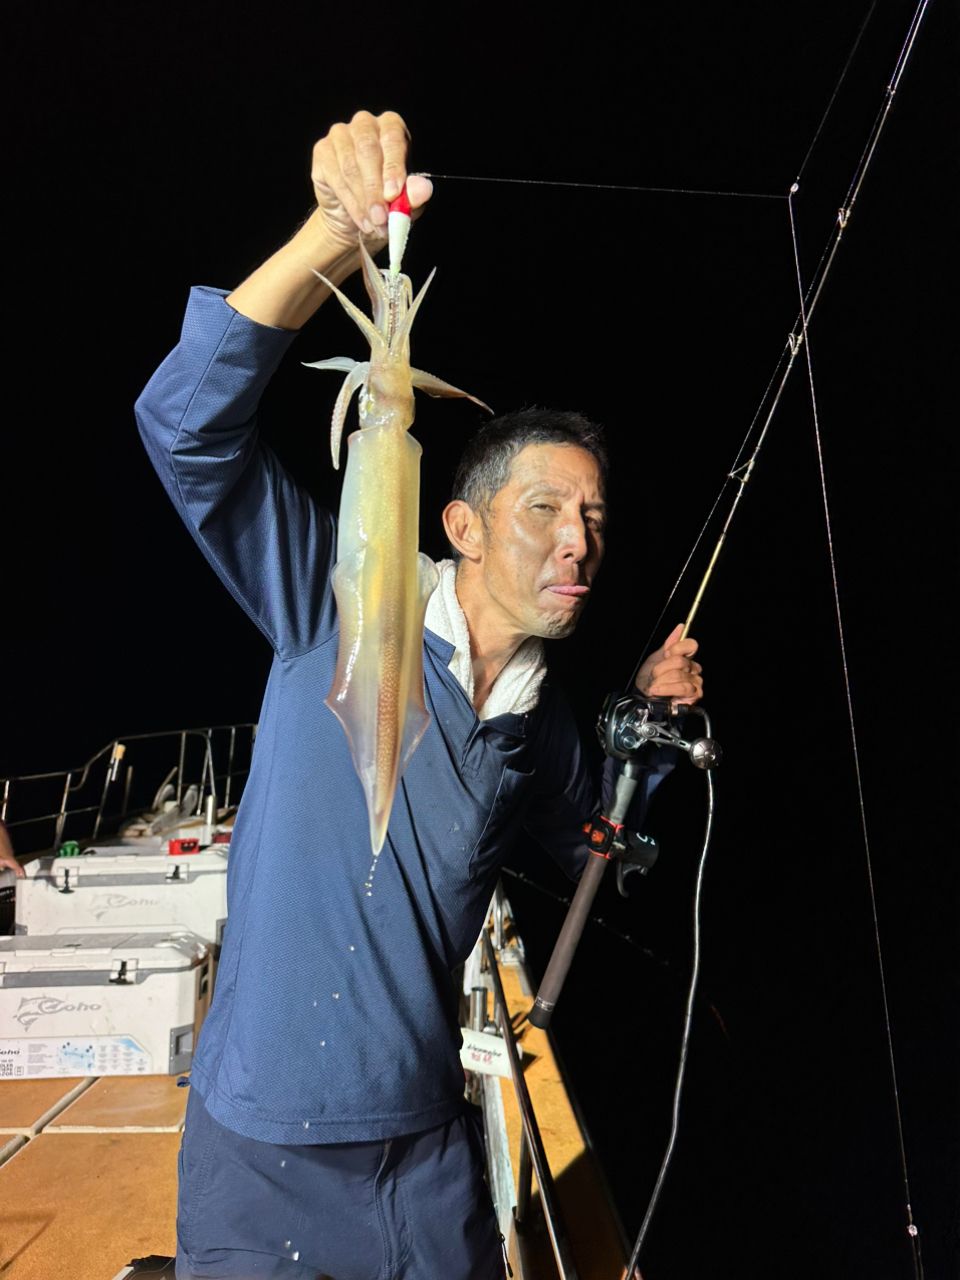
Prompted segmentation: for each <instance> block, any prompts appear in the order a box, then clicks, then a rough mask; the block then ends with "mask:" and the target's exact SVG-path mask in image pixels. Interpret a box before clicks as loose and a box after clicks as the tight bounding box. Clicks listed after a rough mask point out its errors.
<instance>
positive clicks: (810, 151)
mask: <svg viewBox="0 0 960 1280" xmlns="http://www.w3.org/2000/svg"><path fill="white" fill-rule="evenodd" d="M876 7H877V0H873V2H872V4H871V5H870V8H869V9H868V10H867V15H866V17H865V18H864V20H863V22H861V24H860V30H859V31H858V32H857V38H856V40H854V42H853V47H852V48H851V50H850V52H849V53H848V54H847V60H846V62H845V63H844V64H843V70H842V71H841V72H840V79H839V80H838V81H837V83H836V85H835V86H834V89H833V93H831V95H830V101H829V102H828V103H827V109H826V111H824V113H823V115H822V116H821V117H820V123H819V124H818V125H817V131H816V133H815V134H814V135H813V138H812V140H811V142H810V145H809V147H807V154H806V155H805V156H804V157H803V160H802V161H801V163H800V168H799V169H798V170H797V176H796V178H795V179H794V181H795V182H799V181H800V175H801V174H802V173H803V171H804V169H805V168H806V167H807V161H808V160H809V159H810V157H811V156H812V155H813V149H814V147H815V146H816V145H817V142H818V141H819V138H820V134H821V133H822V132H823V126H824V125H825V124H826V123H827V116H829V114H830V112H831V111H832V110H833V104H834V103H835V102H836V100H837V94H838V93H839V92H840V88H841V86H842V85H843V82H844V80H845V79H846V77H847V72H848V71H849V70H850V64H851V62H853V59H854V58H855V57H856V53H857V50H858V49H859V48H860V41H861V40H862V39H863V33H864V32H865V31H866V29H867V27H868V25H869V23H870V19H871V18H872V17H873V11H874V9H876Z"/></svg>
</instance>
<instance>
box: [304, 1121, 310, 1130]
mask: <svg viewBox="0 0 960 1280" xmlns="http://www.w3.org/2000/svg"><path fill="white" fill-rule="evenodd" d="M303 1127H304V1128H305V1129H309V1128H310V1121H309V1120H304V1122H303Z"/></svg>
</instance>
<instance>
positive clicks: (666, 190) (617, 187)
mask: <svg viewBox="0 0 960 1280" xmlns="http://www.w3.org/2000/svg"><path fill="white" fill-rule="evenodd" d="M419 177H421V178H442V179H443V180H444V181H445V182H497V183H507V184H509V185H510V186H516V187H573V188H576V189H578V190H581V191H643V192H647V193H650V194H652V195H664V196H730V197H732V198H734V199H737V200H784V199H786V197H785V196H782V195H774V194H773V193H772V192H769V191H712V190H708V189H706V188H703V189H701V188H698V187H638V186H632V185H628V184H624V183H619V182H566V181H561V180H559V179H552V178H494V177H487V176H486V175H484V174H475V173H420V174H419Z"/></svg>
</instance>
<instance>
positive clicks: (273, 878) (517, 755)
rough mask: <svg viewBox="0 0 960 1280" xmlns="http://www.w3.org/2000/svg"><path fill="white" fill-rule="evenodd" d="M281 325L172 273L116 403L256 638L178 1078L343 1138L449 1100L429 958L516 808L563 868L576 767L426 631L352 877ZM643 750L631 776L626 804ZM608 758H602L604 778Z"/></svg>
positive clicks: (513, 833) (516, 831) (556, 701)
mask: <svg viewBox="0 0 960 1280" xmlns="http://www.w3.org/2000/svg"><path fill="white" fill-rule="evenodd" d="M293 337H294V335H293V334H292V333H289V332H287V331H286V330H281V329H273V328H270V327H268V326H264V325H260V324H257V323H255V322H254V321H252V320H249V319H247V318H246V317H244V316H241V315H239V314H238V313H237V312H235V311H234V310H233V309H232V308H231V307H230V306H228V305H227V303H226V302H225V301H224V294H223V293H222V292H220V291H218V290H214V289H194V290H193V291H192V293H191V297H190V302H189V306H188V309H187V313H186V316H185V319H184V324H183V331H182V334H181V338H180V342H179V344H178V345H177V346H176V347H175V348H174V350H173V351H172V352H171V354H170V355H169V356H168V357H167V359H166V360H165V361H164V362H163V364H162V365H161V366H160V368H159V369H158V370H157V372H156V373H155V374H154V376H153V378H152V379H151V380H150V382H149V383H148V385H147V387H146V388H145V390H144V392H143V394H142V395H141V397H140V399H139V400H138V402H137V407H136V412H137V420H138V423H139V426H140V431H141V434H142V436H143V439H144V442H145V444H146V447H147V450H148V452H149V454H150V458H151V460H152V462H153V464H154V466H155V467H156V469H157V472H158V473H159V475H160V478H161V480H162V482H163V484H164V486H165V488H166V490H167V492H168V494H169V495H170V497H171V499H172V500H173V502H174V504H175V506H176V508H177V510H178V511H179V512H180V515H181V516H182V518H183V520H184V521H185V523H186V525H187V527H188V528H189V529H190V531H191V533H192V534H193V536H194V538H195V539H196V541H197V543H198V545H199V547H200V549H201V550H202V551H203V553H204V555H205V556H206V558H207V560H208V561H209V562H210V564H211V566H212V567H213V569H214V570H215V571H216V573H217V574H218V575H219V577H220V579H221V580H222V582H223V583H224V585H225V586H226V587H227V588H228V590H229V591H230V592H231V594H232V595H233V596H234V598H235V599H236V600H237V601H238V602H239V604H240V605H241V606H242V607H243V608H244V610H245V611H246V612H247V614H249V616H250V617H251V618H252V620H253V621H254V622H255V623H256V624H257V626H258V627H259V628H260V629H261V630H262V631H263V633H264V634H265V635H266V636H267V638H268V639H269V641H270V643H271V645H272V647H273V650H274V659H273V665H272V669H271V672H270V677H269V680H268V683H267V689H266V694H265V697H264V702H263V707H262V711H261V715H260V728H259V732H258V735H257V742H256V748H255V751H254V757H253V762H252V766H251V770H250V776H249V779H248V781H247V785H246V789H245V792H244V796H243V801H242V804H241V806H240V811H239V813H238V815H237V821H236V825H235V830H234V835H233V841H232V844H231V850H230V864H229V876H228V911H229V919H228V924H227V929H226V936H225V940H224V946H223V953H222V956H221V961H220V967H219V972H218V978H217V988H216V993H215V997H214V1001H213V1007H212V1009H211V1011H210V1014H209V1015H208V1017H207V1020H206V1023H205V1025H204V1028H203V1034H202V1036H201V1039H200V1044H199V1047H198V1052H197V1055H196V1057H195V1059H194V1066H193V1080H194V1082H195V1084H196V1085H197V1087H198V1089H199V1091H200V1093H201V1094H202V1095H203V1097H204V1099H205V1102H206V1105H207V1108H208V1110H209V1111H210V1113H211V1114H212V1115H213V1117H214V1118H215V1119H216V1120H218V1121H219V1122H220V1123H221V1124H223V1125H226V1126H227V1127H228V1128H230V1129H233V1130H235V1131H236V1132H238V1133H241V1134H244V1135H245V1136H247V1137H250V1138H255V1139H259V1140H261V1141H267V1142H277V1143H301V1142H302V1143H323V1142H331V1143H332V1142H360V1141H372V1140H378V1139H384V1138H388V1137H393V1136H397V1135H399V1134H402V1133H411V1132H415V1131H417V1130H419V1129H425V1128H428V1127H430V1126H432V1125H434V1124H439V1123H442V1122H443V1121H445V1120H448V1119H450V1118H451V1117H452V1116H453V1115H455V1114H456V1113H457V1111H458V1110H459V1108H460V1106H461V1105H462V1101H461V1100H462V1095H463V1071H462V1068H461V1066H460V1061H459V1053H458V1050H459V1043H460V1036H459V1030H458V1023H457V1000H456V992H455V989H454V984H453V981H452V978H451V970H452V969H453V968H454V967H455V966H457V965H458V964H460V963H461V962H462V961H463V960H464V959H465V958H466V956H467V955H468V954H469V952H470V950H471V948H472V947H473V944H474V943H475V941H476V939H477V936H478V934H479V932H480V929H481V927H482V923H483V919H484V914H485V912H486V909H487V906H488V904H489V901H490V897H491V894H492V891H493V888H494V884H495V881H496V878H497V874H498V871H499V869H500V867H501V864H502V863H503V861H504V860H505V858H506V856H507V855H508V854H509V852H510V849H511V847H512V845H513V844H514V842H515V840H516V839H517V838H518V836H519V835H520V832H521V829H524V830H525V831H526V832H527V833H528V834H529V835H530V836H532V837H533V838H535V839H536V840H538V841H539V842H540V843H541V844H542V845H543V846H544V847H545V848H546V849H548V851H549V852H550V853H551V854H552V856H553V857H554V858H556V859H557V861H558V862H559V863H560V865H561V866H563V867H564V868H565V870H566V871H567V872H568V873H569V874H570V875H571V876H574V877H575V876H577V875H578V874H579V871H580V870H581V869H582V866H583V863H584V861H585V859H586V856H587V855H586V851H585V849H584V847H583V844H582V834H581V830H580V827H581V824H582V822H583V821H584V820H586V819H587V818H589V817H590V816H591V814H592V813H594V812H596V808H597V804H598V799H599V797H598V794H597V787H596V784H595V781H594V779H593V778H592V777H591V773H590V770H589V769H588V767H587V764H586V760H585V757H584V755H583V753H582V751H581V744H580V740H579V735H578V733H577V730H576V726H575V724H574V721H573V717H572V715H571V713H570V710H569V708H568V706H567V704H566V702H565V700H564V699H563V698H562V696H561V695H560V694H559V693H558V692H557V691H556V690H555V689H552V688H551V687H550V685H549V683H548V682H546V681H545V682H544V685H543V686H542V688H541V695H540V700H539V702H538V704H537V706H536V707H535V708H534V710H533V711H531V712H529V713H527V714H525V715H501V716H497V717H495V718H493V719H490V720H486V721H480V720H479V719H478V717H477V715H476V712H475V711H474V708H473V706H472V705H471V703H470V701H469V699H468V697H467V695H466V693H465V692H464V690H463V688H462V687H461V685H460V684H459V683H458V681H457V680H456V678H455V677H454V676H453V674H452V673H451V671H450V670H449V669H448V665H447V664H448V662H449V661H450V659H451V657H452V655H453V646H452V645H450V644H449V643H448V642H447V641H445V640H443V639H442V638H441V637H439V636H437V635H434V634H433V633H432V632H430V631H427V632H426V633H425V636H424V682H425V692H426V704H427V709H428V711H429V712H430V714H431V716H432V719H431V722H430V725H429V728H428V729H427V732H426V733H425V735H424V737H423V740H422V741H421V743H420V746H419V747H418V749H417V751H416V752H415V754H414V756H413V759H412V760H411V762H410V764H409V765H408V767H407V769H406V772H405V773H404V775H403V777H402V778H401V780H400V784H399V786H398V789H397V794H396V799H395V802H394V807H393V812H392V815H391V819H390V826H389V830H388V832H387V838H386V842H385V844H384V846H383V850H382V852H381V855H380V857H379V859H378V860H377V866H376V872H375V874H374V876H373V878H372V880H371V879H369V872H370V868H371V855H370V846H369V837H368V822H367V813H366V805H365V801H364V795H363V791H362V789H361V786H360V783H359V781H358V779H357V777H356V775H355V773H354V770H353V766H352V763H351V759H350V753H349V750H348V746H347V741H346V738H345V736H344V733H343V730H342V729H341V727H340V725H339V723H338V722H337V720H336V719H335V717H334V716H333V714H332V713H331V712H330V711H329V710H328V708H327V707H326V706H325V705H324V698H325V697H326V695H327V692H328V691H329V689H330V686H331V683H332V680H333V673H334V666H335V663H336V651H337V636H338V630H337V614H336V603H335V600H334V596H333V591H332V587H331V573H332V569H333V565H334V560H335V547H336V538H335V521H334V518H333V517H332V516H331V514H330V513H329V512H327V511H324V510H323V509H321V508H320V507H318V506H317V505H316V504H315V503H314V501H313V500H312V499H311V498H310V497H309V496H308V495H307V494H306V493H304V492H303V491H302V490H301V489H300V488H299V487H298V486H297V485H296V484H295V483H294V482H293V480H292V479H291V478H290V476H289V475H288V474H287V473H286V472H285V471H284V469H283V467H282V466H281V465H280V463H279V462H278V460H277V458H276V457H275V455H274V454H273V453H272V452H271V451H270V449H268V448H267V447H265V446H264V445H263V444H262V443H261V442H260V440H259V439H258V434H257V427H256V411H257V406H258V403H259V400H260V397H261V394H262V392H263V390H264V387H265V386H266V384H267V382H268V380H269V378H270V377H271V375H272V374H273V372H274V370H275V369H276V367H277V365H278V363H279V361H280V359H281V358H282V356H283V354H284V352H285V351H286V349H287V347H288V345H289V344H290V342H291V341H292V339H293ZM665 771H666V767H665V766H664V767H661V768H659V769H652V770H651V771H650V772H649V774H648V776H647V778H646V780H645V783H644V785H643V786H642V787H641V789H640V790H641V793H642V794H641V796H640V801H639V802H640V804H641V805H642V804H644V803H645V801H646V798H647V797H648V796H649V794H650V792H651V791H652V789H653V787H654V786H655V785H656V783H657V781H658V780H659V778H660V776H661V775H662V773H663V772H665ZM611 777H612V773H610V772H608V775H607V778H606V782H607V785H609V783H610V781H611Z"/></svg>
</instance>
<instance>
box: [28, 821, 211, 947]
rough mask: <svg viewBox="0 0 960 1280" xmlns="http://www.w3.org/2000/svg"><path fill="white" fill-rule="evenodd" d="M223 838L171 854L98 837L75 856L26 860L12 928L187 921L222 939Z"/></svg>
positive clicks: (45, 930)
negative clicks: (98, 842) (219, 842)
mask: <svg viewBox="0 0 960 1280" xmlns="http://www.w3.org/2000/svg"><path fill="white" fill-rule="evenodd" d="M226 847H227V846H214V847H213V848H212V849H205V850H203V851H202V852H201V853H187V854H180V855H177V856H173V857H172V856H170V855H169V854H167V853H165V852H164V853H161V852H160V851H159V850H151V851H150V852H146V851H144V850H131V849H128V848H125V847H124V846H123V845H110V846H108V845H100V846H97V847H96V852H91V853H85V854H81V855H80V856H79V857H67V858H59V857H56V856H53V855H47V856H45V857H42V858H36V859H35V860H34V861H33V862H29V863H27V866H26V872H27V878H26V880H21V881H20V882H19V883H18V885H17V908H16V917H15V923H14V932H15V933H17V934H28V935H30V936H31V937H32V936H33V935H34V934H51V933H81V932H83V933H90V932H98V931H101V930H108V929H127V930H129V929H130V928H137V929H143V930H145V931H150V932H153V931H155V930H156V929H157V928H160V929H181V930H183V929H186V930H189V931H190V932H191V933H196V934H199V936H200V937H201V938H205V939H206V940H207V941H208V942H212V943H214V944H216V945H219V943H220V941H221V938H222V935H223V925H224V922H225V920H226V918H227V854H226V852H225V849H226Z"/></svg>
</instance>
